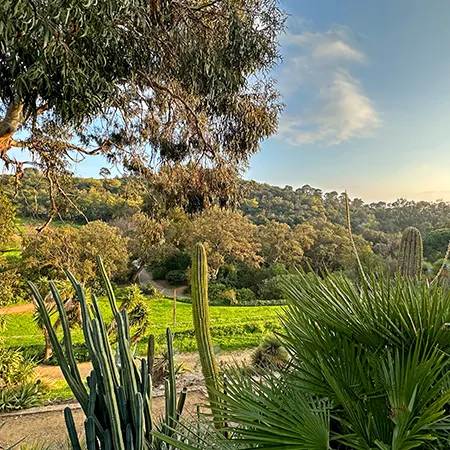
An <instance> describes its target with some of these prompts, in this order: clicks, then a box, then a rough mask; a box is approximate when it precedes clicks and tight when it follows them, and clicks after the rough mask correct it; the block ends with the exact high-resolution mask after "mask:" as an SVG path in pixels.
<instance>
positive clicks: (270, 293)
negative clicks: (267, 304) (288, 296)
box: [259, 275, 285, 300]
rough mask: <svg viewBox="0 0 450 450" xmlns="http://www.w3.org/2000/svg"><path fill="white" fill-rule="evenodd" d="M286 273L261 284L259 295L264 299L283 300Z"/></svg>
mask: <svg viewBox="0 0 450 450" xmlns="http://www.w3.org/2000/svg"><path fill="white" fill-rule="evenodd" d="M284 277H285V276H284V275H279V276H276V277H273V278H269V279H268V280H264V281H263V282H262V284H261V286H259V297H260V298H261V299H263V300H281V299H282V298H283V296H284V295H283V279H284Z"/></svg>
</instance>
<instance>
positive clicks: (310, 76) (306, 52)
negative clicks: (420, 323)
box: [278, 28, 380, 145]
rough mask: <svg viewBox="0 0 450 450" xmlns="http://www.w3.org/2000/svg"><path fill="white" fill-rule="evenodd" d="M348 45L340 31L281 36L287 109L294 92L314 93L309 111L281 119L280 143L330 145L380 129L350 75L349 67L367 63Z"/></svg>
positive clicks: (348, 39)
mask: <svg viewBox="0 0 450 450" xmlns="http://www.w3.org/2000/svg"><path fill="white" fill-rule="evenodd" d="M351 41H352V40H351V34H350V33H349V31H348V30H347V29H345V28H339V29H336V30H330V31H327V32H325V33H312V32H309V31H306V32H303V33H300V34H287V35H286V36H285V37H284V39H283V40H282V45H283V47H284V48H286V49H287V52H288V56H285V62H286V64H285V65H284V69H283V71H282V73H281V76H280V77H279V81H280V87H281V91H282V93H283V94H284V96H285V100H286V102H287V103H288V106H290V107H292V105H291V104H290V103H289V97H292V96H294V95H295V94H302V93H303V94H304V93H305V92H310V91H311V90H312V91H313V92H315V93H316V94H315V95H313V100H312V105H311V106H310V107H309V108H303V109H302V111H299V112H298V113H295V114H286V115H284V116H283V117H282V118H281V121H280V127H279V131H278V137H279V138H280V139H283V140H285V141H287V142H288V143H289V144H290V145H304V144H311V143H315V142H320V143H324V144H327V145H334V144H339V143H341V142H344V141H347V140H349V139H352V138H355V137H364V136H368V135H370V134H371V133H372V132H373V131H374V130H375V129H376V128H377V127H378V126H379V125H380V119H379V115H378V113H377V111H376V109H375V106H374V104H373V102H372V101H371V100H370V98H369V97H368V96H367V94H366V93H365V92H364V89H363V87H362V85H361V83H360V82H359V81H358V80H357V79H356V78H354V77H353V76H352V75H351V74H350V71H349V70H350V67H351V65H354V64H357V65H361V64H365V63H366V62H367V57H366V55H365V54H364V53H363V52H362V51H360V50H358V49H357V48H356V47H355V46H354V45H353V44H352V42H351ZM297 97H300V95H297ZM300 98H301V97H300ZM290 109H292V108H290Z"/></svg>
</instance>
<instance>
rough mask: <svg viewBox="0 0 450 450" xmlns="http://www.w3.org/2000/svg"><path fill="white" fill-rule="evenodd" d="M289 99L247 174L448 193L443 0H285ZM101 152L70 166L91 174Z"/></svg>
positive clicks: (447, 10)
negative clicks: (275, 126) (273, 132)
mask: <svg viewBox="0 0 450 450" xmlns="http://www.w3.org/2000/svg"><path fill="white" fill-rule="evenodd" d="M283 8H284V9H285V10H286V11H287V12H288V13H289V14H290V17H289V20H288V22H287V25H288V29H287V32H286V34H285V35H283V36H282V37H281V53H282V54H283V63H282V64H281V65H280V67H278V68H277V69H276V71H275V72H274V74H273V75H274V77H275V78H277V79H278V86H279V89H280V91H281V93H282V94H283V96H284V103H285V104H286V109H285V111H284V113H283V116H282V117H281V120H280V127H279V131H278V133H277V135H275V136H273V137H271V138H270V139H268V140H267V141H265V142H264V143H263V144H262V146H261V151H260V152H259V153H258V154H257V155H255V156H254V157H253V158H252V160H251V165H250V169H249V171H248V172H247V174H246V177H247V178H253V179H255V180H257V181H261V182H268V183H271V184H277V185H281V186H284V185H286V184H289V185H291V186H293V187H295V188H296V187H299V186H302V185H304V184H310V185H312V186H314V187H319V188H321V189H323V190H324V191H329V190H337V191H342V190H344V189H347V190H348V191H349V193H350V195H351V196H359V197H362V198H363V199H364V200H366V201H374V200H387V201H390V200H394V199H396V198H398V197H407V198H412V199H425V200H435V199H439V198H444V199H446V200H450V182H449V175H450V148H449V147H450V26H449V25H450V2H449V1H448V0H428V1H426V0H377V1H364V0H283ZM105 165H106V163H105V162H104V161H103V160H102V159H100V158H87V160H86V161H85V162H83V163H81V164H78V165H77V167H76V168H75V170H76V172H77V173H79V174H80V175H86V176H98V171H99V169H100V168H101V167H102V166H105Z"/></svg>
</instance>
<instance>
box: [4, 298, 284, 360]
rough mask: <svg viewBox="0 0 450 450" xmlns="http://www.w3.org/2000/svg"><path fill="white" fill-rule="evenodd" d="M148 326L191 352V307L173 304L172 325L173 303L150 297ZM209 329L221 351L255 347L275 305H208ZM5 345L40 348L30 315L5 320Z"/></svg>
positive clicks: (77, 337) (272, 320)
mask: <svg viewBox="0 0 450 450" xmlns="http://www.w3.org/2000/svg"><path fill="white" fill-rule="evenodd" d="M148 305H149V309H150V320H151V324H152V325H151V326H150V329H149V331H148V334H154V335H155V336H156V338H157V342H158V343H159V344H160V345H163V343H164V333H165V330H166V328H167V327H170V328H171V329H172V331H173V332H174V338H175V339H174V344H175V348H176V349H177V350H179V351H192V350H195V347H196V345H195V336H194V333H193V324H192V311H191V305H189V304H186V303H177V323H176V325H175V326H174V325H173V319H172V317H173V312H172V307H173V302H172V300H168V299H163V298H154V299H153V298H150V299H149V300H148ZM100 306H101V309H102V311H103V314H104V316H105V319H106V320H107V321H110V320H111V317H112V316H111V312H110V308H109V304H108V302H107V300H106V299H104V298H102V299H101V300H100ZM210 310H211V327H212V332H213V337H214V343H215V344H216V345H217V346H218V347H220V348H221V349H223V350H236V349H242V348H250V347H254V346H256V345H257V344H258V343H259V341H260V339H261V336H262V335H263V334H265V333H266V332H267V331H268V330H270V329H272V328H273V327H276V326H277V324H278V317H277V316H278V313H279V312H280V311H281V308H280V307H279V306H260V307H254V306H252V307H227V306H211V308H210ZM4 337H5V344H6V345H7V346H14V347H21V348H23V349H24V350H27V348H29V347H34V348H36V346H43V343H44V340H43V336H42V334H41V332H40V330H39V329H38V328H37V327H36V325H35V323H34V322H33V314H32V313H23V314H15V315H9V316H7V317H6V332H5V333H4ZM73 341H74V343H81V342H83V336H82V333H81V330H80V329H79V328H76V329H74V330H73ZM146 341H147V339H146V337H144V338H143V339H142V340H141V341H140V342H139V344H138V347H137V350H138V352H139V353H142V354H144V353H145V344H146Z"/></svg>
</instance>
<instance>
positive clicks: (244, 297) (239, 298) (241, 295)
mask: <svg viewBox="0 0 450 450" xmlns="http://www.w3.org/2000/svg"><path fill="white" fill-rule="evenodd" d="M255 300H256V295H255V293H254V292H253V291H252V290H251V289H248V288H242V289H238V290H237V291H236V302H237V304H238V305H247V304H249V303H252V302H254V301H255Z"/></svg>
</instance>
